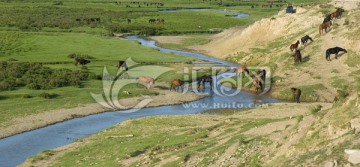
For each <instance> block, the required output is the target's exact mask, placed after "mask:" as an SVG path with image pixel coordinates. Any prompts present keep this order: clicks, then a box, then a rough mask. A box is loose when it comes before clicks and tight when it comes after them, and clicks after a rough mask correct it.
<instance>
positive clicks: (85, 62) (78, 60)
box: [75, 58, 90, 66]
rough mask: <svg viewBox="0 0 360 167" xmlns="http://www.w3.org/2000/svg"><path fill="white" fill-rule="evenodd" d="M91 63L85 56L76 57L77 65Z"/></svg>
mask: <svg viewBox="0 0 360 167" xmlns="http://www.w3.org/2000/svg"><path fill="white" fill-rule="evenodd" d="M88 63H90V60H86V59H84V58H75V65H76V66H77V65H86V64H88Z"/></svg>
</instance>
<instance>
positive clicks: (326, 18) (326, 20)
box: [323, 14, 332, 24]
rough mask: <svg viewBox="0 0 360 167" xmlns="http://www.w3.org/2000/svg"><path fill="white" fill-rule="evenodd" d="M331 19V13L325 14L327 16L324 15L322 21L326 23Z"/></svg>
mask: <svg viewBox="0 0 360 167" xmlns="http://www.w3.org/2000/svg"><path fill="white" fill-rule="evenodd" d="M331 19H332V18H331V14H329V15H327V16H326V17H325V19H324V21H323V24H324V23H326V22H329V21H331Z"/></svg>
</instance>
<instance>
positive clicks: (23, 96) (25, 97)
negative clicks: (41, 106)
mask: <svg viewBox="0 0 360 167" xmlns="http://www.w3.org/2000/svg"><path fill="white" fill-rule="evenodd" d="M21 97H22V98H23V99H29V98H32V96H30V95H29V94H24V95H22V96H21Z"/></svg>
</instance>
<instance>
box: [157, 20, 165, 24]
mask: <svg viewBox="0 0 360 167" xmlns="http://www.w3.org/2000/svg"><path fill="white" fill-rule="evenodd" d="M157 21H158V23H162V24H164V23H165V20H164V19H157Z"/></svg>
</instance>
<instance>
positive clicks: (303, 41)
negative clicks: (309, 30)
mask: <svg viewBox="0 0 360 167" xmlns="http://www.w3.org/2000/svg"><path fill="white" fill-rule="evenodd" d="M308 40H310V41H311V42H312V41H313V39H312V38H310V36H309V35H305V36H303V37H302V38H301V44H302V45H303V46H306V45H307V42H308Z"/></svg>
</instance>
